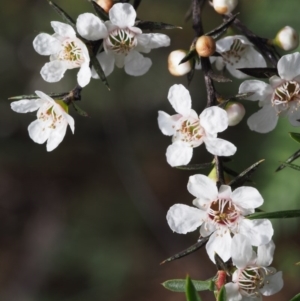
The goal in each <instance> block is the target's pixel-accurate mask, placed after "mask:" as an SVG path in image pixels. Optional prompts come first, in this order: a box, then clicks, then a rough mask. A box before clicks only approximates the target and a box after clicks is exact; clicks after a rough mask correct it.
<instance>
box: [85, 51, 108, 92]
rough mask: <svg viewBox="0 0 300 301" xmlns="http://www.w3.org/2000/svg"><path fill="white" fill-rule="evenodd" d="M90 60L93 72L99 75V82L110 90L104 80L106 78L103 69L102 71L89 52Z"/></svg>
mask: <svg viewBox="0 0 300 301" xmlns="http://www.w3.org/2000/svg"><path fill="white" fill-rule="evenodd" d="M90 59H91V64H92V65H93V67H94V68H95V71H96V72H97V74H98V75H99V77H100V79H101V81H102V82H103V83H104V85H105V86H106V87H107V89H108V90H110V88H109V84H108V81H107V78H106V76H105V74H104V71H103V69H102V67H101V65H100V63H99V61H98V60H97V58H96V57H95V55H94V54H93V53H91V52H90Z"/></svg>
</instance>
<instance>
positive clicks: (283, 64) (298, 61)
mask: <svg viewBox="0 0 300 301" xmlns="http://www.w3.org/2000/svg"><path fill="white" fill-rule="evenodd" d="M277 68H278V74H279V76H280V77H281V78H284V79H285V80H293V79H294V78H295V77H297V76H298V75H300V53H299V52H295V53H292V54H287V55H284V56H283V57H282V58H281V59H280V60H279V61H278V64H277Z"/></svg>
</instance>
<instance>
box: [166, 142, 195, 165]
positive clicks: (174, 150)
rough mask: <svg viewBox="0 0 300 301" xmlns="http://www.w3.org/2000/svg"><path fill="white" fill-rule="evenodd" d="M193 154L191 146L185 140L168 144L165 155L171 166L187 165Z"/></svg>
mask: <svg viewBox="0 0 300 301" xmlns="http://www.w3.org/2000/svg"><path fill="white" fill-rule="evenodd" d="M192 156H193V148H192V147H191V146H190V145H189V144H188V143H185V142H182V141H176V142H174V143H172V144H171V145H169V146H168V148H167V152H166V157H167V162H168V163H169V164H170V165H171V166H173V167H174V166H180V165H187V164H188V163H189V162H190V161H191V159H192Z"/></svg>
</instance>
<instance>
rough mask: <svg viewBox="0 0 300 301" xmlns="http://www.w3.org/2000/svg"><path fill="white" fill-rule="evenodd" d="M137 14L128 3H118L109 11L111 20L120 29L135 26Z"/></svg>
mask: <svg viewBox="0 0 300 301" xmlns="http://www.w3.org/2000/svg"><path fill="white" fill-rule="evenodd" d="M135 18H136V12H135V10H134V8H133V7H132V5H130V4H128V3H117V4H115V5H113V7H112V8H111V9H110V11H109V19H110V21H111V22H112V23H113V24H114V25H117V26H118V27H120V28H126V27H131V26H133V25H134V22H135Z"/></svg>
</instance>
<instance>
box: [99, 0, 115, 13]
mask: <svg viewBox="0 0 300 301" xmlns="http://www.w3.org/2000/svg"><path fill="white" fill-rule="evenodd" d="M96 3H97V4H98V5H99V6H101V7H102V9H103V10H104V11H105V12H107V13H108V12H109V10H110V9H111V7H112V6H113V5H114V1H113V0H96Z"/></svg>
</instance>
